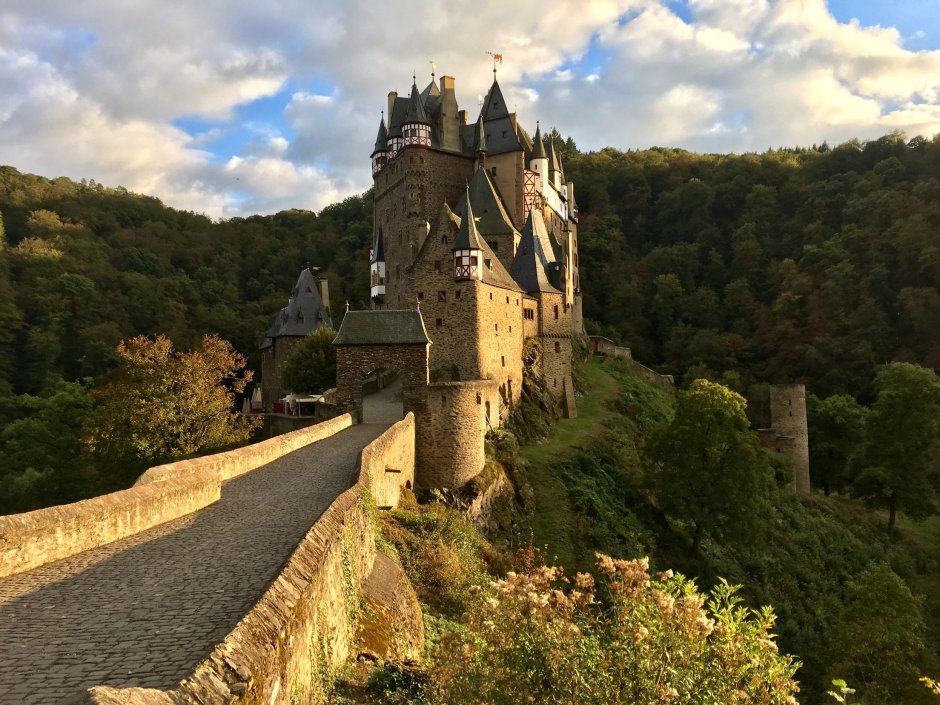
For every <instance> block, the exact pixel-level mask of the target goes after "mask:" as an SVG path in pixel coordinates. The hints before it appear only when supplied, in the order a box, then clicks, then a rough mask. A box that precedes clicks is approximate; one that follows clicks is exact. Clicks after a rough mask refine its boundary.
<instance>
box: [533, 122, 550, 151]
mask: <svg viewBox="0 0 940 705" xmlns="http://www.w3.org/2000/svg"><path fill="white" fill-rule="evenodd" d="M532 158H533V159H547V158H548V155H547V154H545V143H544V142H543V141H542V128H541V126H540V125H539V124H538V123H536V124H535V137H533V138H532Z"/></svg>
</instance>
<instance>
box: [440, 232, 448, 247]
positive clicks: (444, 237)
mask: <svg viewBox="0 0 940 705" xmlns="http://www.w3.org/2000/svg"><path fill="white" fill-rule="evenodd" d="M441 244H443V245H446V244H447V233H444V234H443V235H441Z"/></svg>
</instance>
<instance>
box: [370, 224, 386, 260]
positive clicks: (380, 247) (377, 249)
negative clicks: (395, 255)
mask: <svg viewBox="0 0 940 705" xmlns="http://www.w3.org/2000/svg"><path fill="white" fill-rule="evenodd" d="M384 261H385V237H384V236H383V235H382V228H379V229H378V231H377V232H376V233H375V243H374V247H373V248H372V259H371V260H369V264H375V263H376V262H384Z"/></svg>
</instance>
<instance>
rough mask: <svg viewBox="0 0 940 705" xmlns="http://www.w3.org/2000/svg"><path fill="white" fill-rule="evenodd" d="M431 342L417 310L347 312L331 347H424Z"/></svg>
mask: <svg viewBox="0 0 940 705" xmlns="http://www.w3.org/2000/svg"><path fill="white" fill-rule="evenodd" d="M430 342H431V339H430V338H428V331H427V329H426V328H425V327H424V319H423V318H422V317H421V312H420V311H418V310H417V309H407V310H404V311H347V312H346V316H345V317H344V318H343V322H342V323H341V324H340V327H339V332H338V333H337V334H336V338H335V339H334V340H333V345H427V344H428V343H430Z"/></svg>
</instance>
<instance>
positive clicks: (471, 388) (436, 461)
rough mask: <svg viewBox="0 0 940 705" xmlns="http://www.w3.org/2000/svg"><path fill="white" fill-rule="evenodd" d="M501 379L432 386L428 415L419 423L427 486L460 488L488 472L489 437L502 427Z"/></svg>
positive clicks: (419, 445) (422, 472)
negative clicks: (493, 428)
mask: <svg viewBox="0 0 940 705" xmlns="http://www.w3.org/2000/svg"><path fill="white" fill-rule="evenodd" d="M498 384H499V383H498V382H497V381H496V380H474V381H467V382H438V383H431V384H430V385H428V388H427V414H426V415H425V416H424V417H423V418H422V419H420V421H419V423H418V424H417V428H416V433H417V440H416V447H417V458H418V460H417V462H418V466H417V476H418V479H419V482H420V484H421V486H423V487H444V488H455V487H460V486H461V485H463V484H465V483H466V482H468V481H469V480H472V479H473V478H474V477H476V476H477V475H478V474H479V473H480V471H481V470H483V462H484V456H485V454H484V436H485V434H486V431H487V430H488V428H489V426H490V424H489V423H488V421H487V417H486V413H487V405H489V407H488V408H489V409H490V415H491V420H492V421H494V423H493V426H496V425H497V423H495V421H496V415H497V413H498V409H499V394H498V391H497V387H498Z"/></svg>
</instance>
